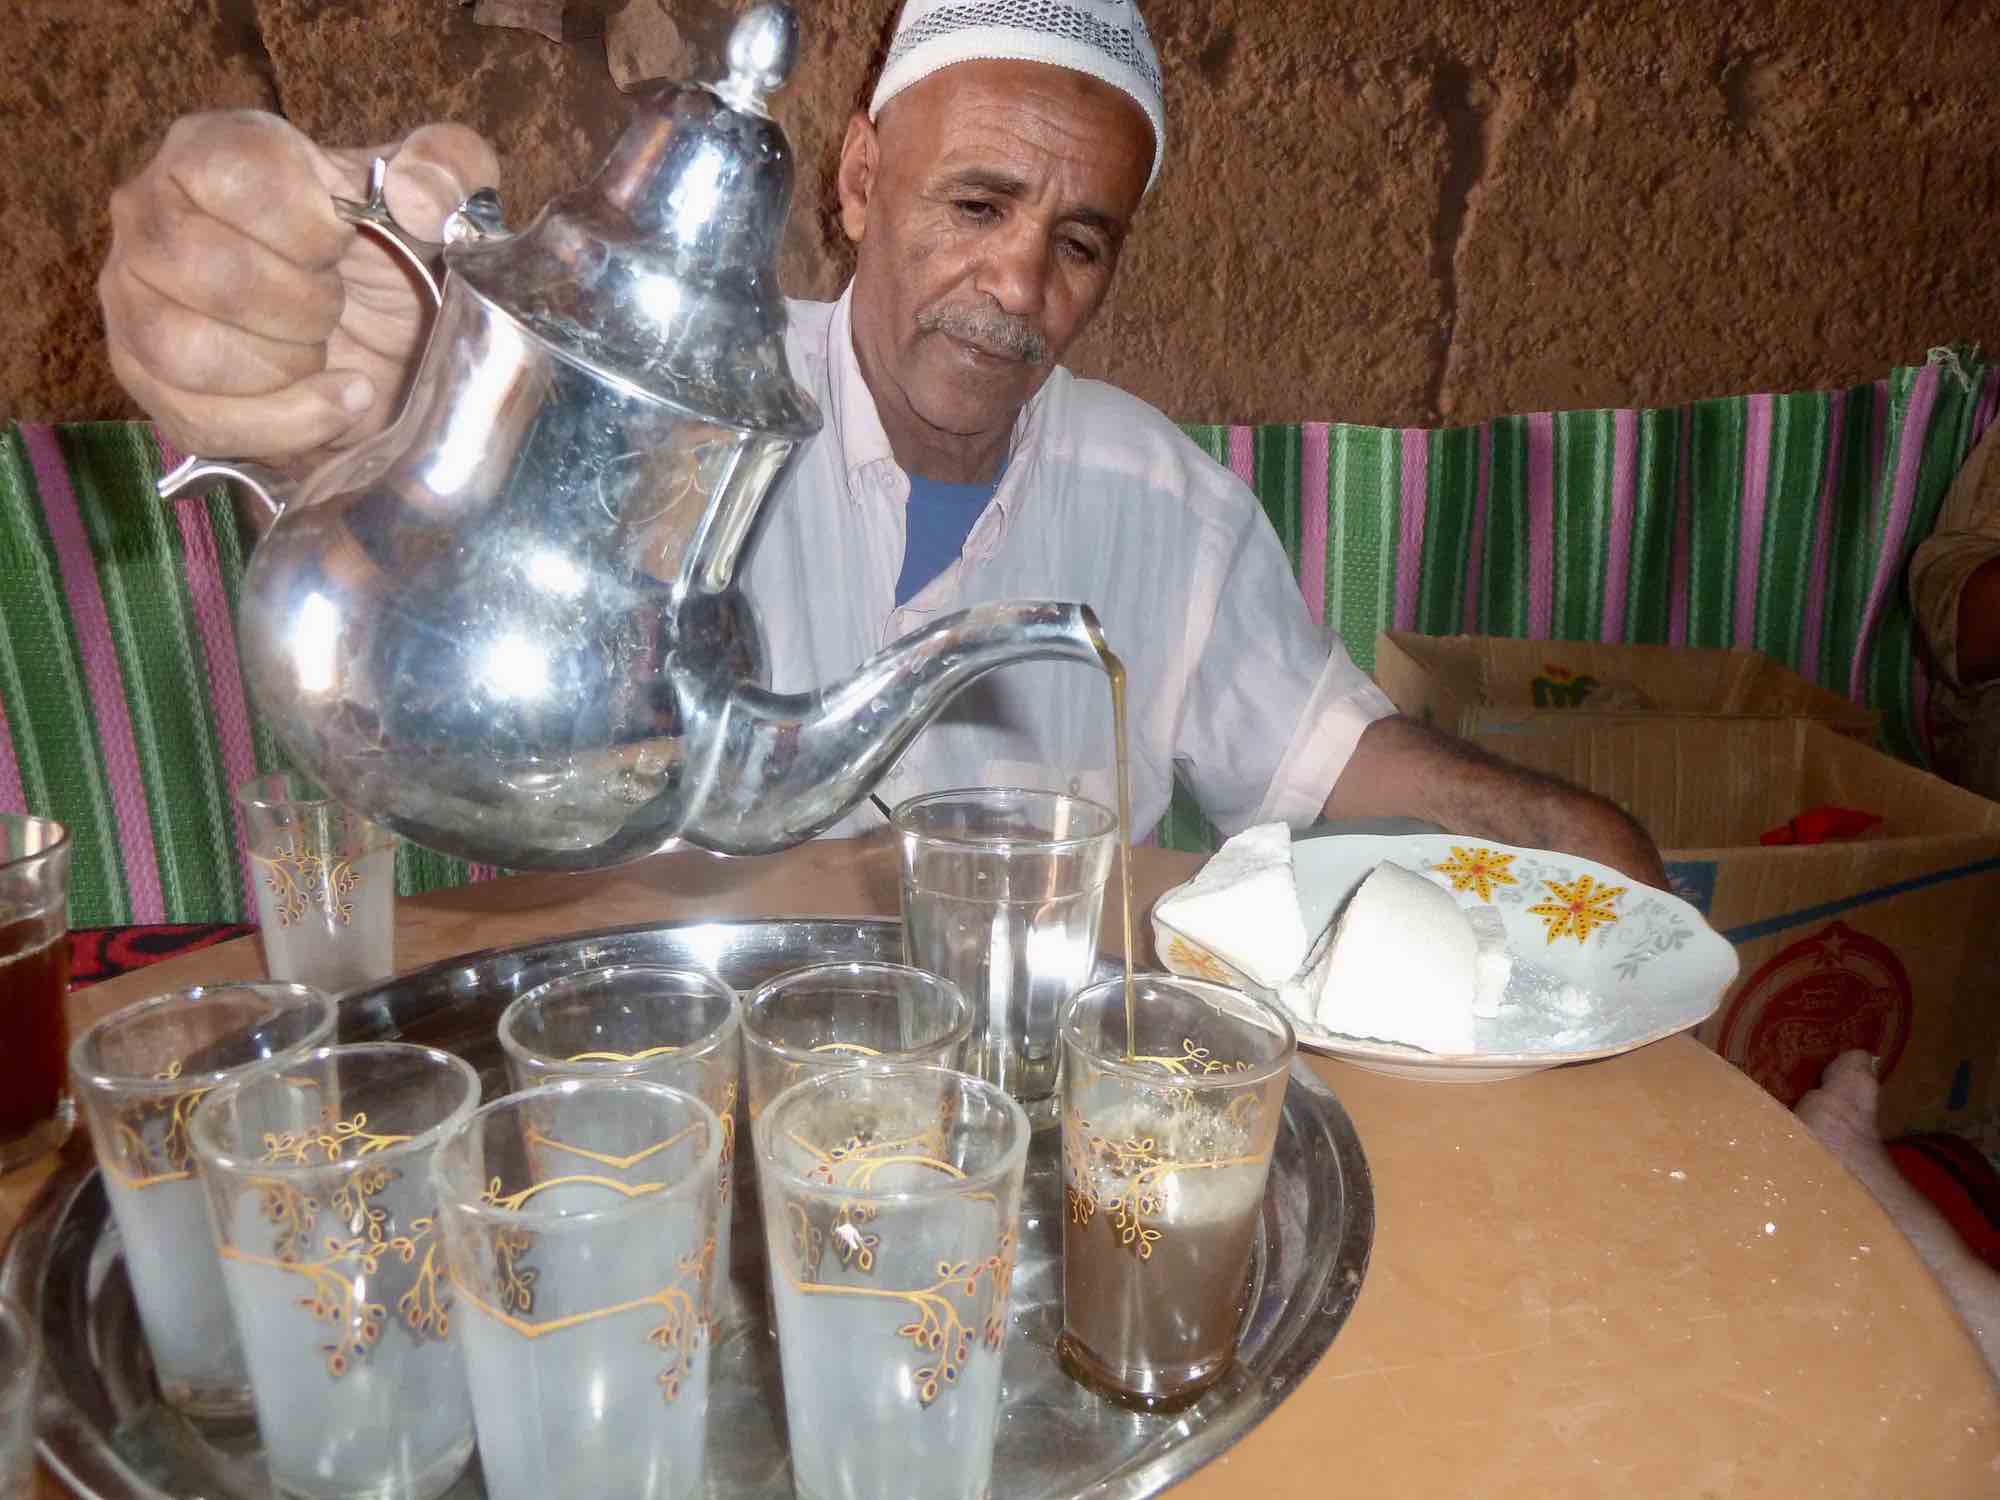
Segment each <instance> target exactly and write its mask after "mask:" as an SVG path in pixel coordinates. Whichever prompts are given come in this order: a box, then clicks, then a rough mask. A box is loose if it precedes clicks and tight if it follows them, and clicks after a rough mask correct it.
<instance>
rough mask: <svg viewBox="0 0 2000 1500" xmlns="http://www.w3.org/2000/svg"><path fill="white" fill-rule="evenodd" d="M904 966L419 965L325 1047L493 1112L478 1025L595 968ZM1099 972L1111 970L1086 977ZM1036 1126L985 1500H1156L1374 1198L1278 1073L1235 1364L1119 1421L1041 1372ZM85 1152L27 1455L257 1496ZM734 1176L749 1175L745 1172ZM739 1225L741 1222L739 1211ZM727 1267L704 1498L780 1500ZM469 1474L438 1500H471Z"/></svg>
mask: <svg viewBox="0 0 2000 1500" xmlns="http://www.w3.org/2000/svg"><path fill="white" fill-rule="evenodd" d="M901 957H902V931H901V927H900V925H899V924H897V923H895V922H887V921H858V920H825V919H792V920H770V921H716V922H682V923H667V924H661V925H653V926H642V927H624V928H615V929H610V930H607V931H603V932H597V933H590V934H585V935H583V936H579V937H569V938H563V939H559V940H556V941H551V942H545V943H535V944H530V945H528V946H525V947H520V948H509V949H500V950H494V951H491V952H487V953H477V954H472V955H469V956H467V957H464V958H455V959H451V960H449V961H447V962H444V963H438V964H432V965H431V966H430V967H428V968H425V969H420V970H418V971H416V972H415V973H411V974H406V975H402V976H400V977H398V978H396V979H393V980H391V981H389V982H388V983H386V984H382V985H379V986H377V987H375V988H373V989H369V990H362V991H357V992H356V993H354V994H352V995H349V996H347V997H345V998H344V999H343V1001H342V1003H341V1023H340V1035H341V1037H342V1039H343V1040H359V1039H365V1038H371V1037H392V1036H393V1037H403V1038H407V1039H410V1040H414V1041H421V1042H427V1043H429V1044H431V1045H433V1046H438V1047H443V1048H446V1049H448V1050H450V1051H453V1052H456V1053H458V1054H460V1055H461V1056H463V1057H465V1058H466V1059H467V1060H469V1061H470V1062H472V1063H473V1064H474V1065H475V1066H477V1067H478V1068H479V1070H480V1075H481V1078H482V1081H483V1082H484V1085H485V1088H486V1091H487V1096H488V1097H494V1096H495V1095H497V1094H499V1093H502V1092H505V1073H504V1068H503V1065H502V1060H501V1055H500V1049H499V1046H498V1044H497V1042H496V1041H495V1037H494V1028H495V1026H496V1025H497V1023H498V1020H499V1016H500V1012H501V1010H502V1009H504V1008H505V1006H506V1004H507V1002H508V1001H509V1000H511V999H512V998H513V997H514V996H515V995H517V994H520V993H521V992H522V991H524V990H526V989H527V988H529V987H530V986H532V985H535V984H538V983H540V982H541V981H543V980H545V979H548V978H551V977H553V976H555V975H558V974H563V973H567V972H570V971H573V970H577V969H583V968H590V967H595V966H598V965H601V964H607V963H627V962H635V961H652V962H682V963H684V962H687V961H689V960H694V961H696V962H699V963H701V964H704V965H707V966H708V967H710V968H712V969H713V970H715V971H716V972H717V973H719V974H721V975H722V976H723V977H724V978H725V979H727V980H728V981H729V982H730V983H732V984H734V985H736V986H737V987H738V988H746V987H749V986H751V985H754V984H756V983H758V982H760V981H761V980H763V979H765V978H767V977H768V976H770V975H773V974H777V973H781V972H783V971H784V970H786V969H789V968H796V967H797V966H799V965H800V964H802V963H806V962H810V961H817V960H827V959H859V958H892V959H899V958H901ZM1100 968H1101V970H1102V972H1103V973H1104V974H1109V973H1111V972H1113V971H1112V969H1111V967H1110V965H1109V964H1108V963H1104V962H1103V961H1100ZM1057 1136H1058V1132H1056V1131H1055V1130H1052V1129H1049V1130H1042V1131H1039V1132H1038V1133H1037V1135H1036V1137H1035V1140H1034V1144H1033V1146H1032V1147H1031V1149H1030V1153H1029V1165H1028V1181H1027V1189H1026V1193H1025V1196H1024V1201H1023V1210H1022V1217H1023V1225H1022V1253H1021V1261H1020V1268H1019V1270H1018V1271H1017V1272H1016V1273H1015V1280H1014V1306H1013V1313H1014V1324H1013V1328H1012V1331H1011V1333H1010V1335H1009V1338H1008V1341H1007V1353H1006V1365H1005V1375H1004V1386H1003V1394H1002V1403H1003V1411H1002V1415H1001V1421H1000V1429H999V1436H998V1440H997V1446H996V1450H995V1455H994V1465H993V1488H992V1492H991V1493H992V1500H1008V1497H1016V1496H1020V1497H1026V1496H1091V1497H1094V1500H1096V1497H1101V1500H1112V1497H1118V1500H1131V1497H1138V1496H1143V1495H1152V1494H1156V1493H1158V1492H1159V1491H1160V1490H1162V1489H1165V1488H1166V1487H1167V1486H1168V1485H1170V1484H1172V1483H1174V1482H1175V1481H1176V1480H1179V1479H1182V1478H1185V1477H1186V1476H1187V1475H1188V1474H1189V1473H1191V1472H1193V1470H1194V1469H1196V1468H1197V1467H1199V1466H1200V1465H1201V1464H1203V1463H1206V1462H1207V1461H1208V1460H1209V1459H1211V1458H1214V1457H1215V1456H1216V1455H1217V1454H1218V1453H1221V1452H1222V1451H1223V1450H1224V1449H1226V1448H1227V1447H1229V1445H1230V1444H1232V1443H1234V1442H1235V1441H1236V1440H1237V1439H1238V1438H1240V1437H1242V1436H1243V1434H1244V1433H1245V1432H1247V1431H1249V1430H1250V1428H1251V1427H1252V1426H1253V1425H1255V1424H1256V1423H1257V1422H1258V1421H1259V1420H1260V1419H1261V1418H1262V1417H1263V1416H1264V1415H1265V1414H1266V1413H1267V1412H1269V1411H1270V1410H1271V1409H1272V1408H1273V1407H1274V1406H1276V1405H1277V1404H1278V1403H1279V1402H1280V1401H1281V1400H1283V1399H1284V1397H1285V1396H1286V1395H1287V1394H1288V1393H1289V1392H1290V1391H1291V1390H1292V1388H1293V1387H1294V1386H1296V1385H1297V1384H1298V1383H1299V1382H1300V1381H1301V1380H1303V1379H1304V1378H1305V1376H1306V1374H1307V1372H1309V1371H1310V1370H1311V1369H1312V1367H1313V1365H1314V1364H1315V1363H1316V1362H1317V1361H1318V1360H1319V1357H1320V1356H1321V1355H1322V1354H1323V1353H1325V1352H1326V1349H1327V1347H1328V1345H1330V1344H1331V1343H1332V1342H1333V1339H1334V1335H1335V1334H1336V1333H1338V1332H1339V1331H1340V1327H1341V1324H1342V1323H1344V1322H1345V1321H1346V1319H1347V1314H1348V1310H1349V1309H1350V1308H1351V1307H1352V1306H1353V1305H1354V1300H1355V1297H1356V1296H1357V1295H1358V1294H1359V1292H1360V1290H1361V1279H1362V1275H1363V1273H1364V1272H1365V1271H1366V1269H1367V1265H1368V1252H1369V1248H1370V1246H1371V1244H1372V1243H1373V1240H1374V1235H1375V1204H1374V1195H1373V1192H1372V1190H1371V1188H1370V1185H1369V1180H1368V1165H1367V1162H1366V1161H1365V1159H1364V1158H1363V1156H1362V1154H1361V1144H1360V1142H1359V1141H1358V1140H1357V1139H1356V1138H1355V1134H1354V1127H1353V1125H1352V1124H1351V1123H1350V1122H1349V1120H1348V1118H1347V1114H1346V1112H1345V1111H1344V1110H1343V1109H1342V1108H1341V1106H1340V1102H1339V1101H1338V1100H1337V1099H1336V1098H1335V1097H1334V1096H1333V1094H1332V1093H1331V1092H1330V1091H1329V1090H1328V1089H1327V1088H1326V1087H1325V1086H1324V1085H1323V1084H1322V1083H1320V1082H1319V1080H1318V1079H1317V1078H1315V1077H1314V1076H1313V1075H1312V1074H1311V1073H1309V1072H1308V1071H1307V1070H1306V1069H1304V1068H1303V1067H1295V1068H1294V1070H1293V1073H1292V1078H1291V1086H1290V1089H1289V1090H1288V1092H1287V1093H1286V1096H1285V1112H1284V1119H1283V1123H1282V1124H1281V1126H1280V1127H1279V1131H1278V1140H1277V1146H1276V1148H1275V1154H1274V1156H1273V1159H1272V1167H1271V1177H1270V1186H1269V1187H1268V1189H1267V1190H1266V1193H1265V1199H1264V1221H1263V1226H1262V1234H1261V1235H1260V1237H1259V1243H1258V1245H1257V1249H1256V1252H1255V1253H1254V1254H1253V1256H1252V1258H1251V1266H1250V1280H1251V1292H1252V1295H1251V1298H1250V1305H1249V1312H1248V1314H1247V1316H1246V1318H1245V1320H1244V1327H1243V1331H1242V1337H1241V1342H1240V1347H1239V1358H1238V1361H1237V1363H1236V1364H1235V1366H1233V1367H1232V1369H1231V1370H1230V1372H1229V1373H1228V1374H1227V1375H1226V1376H1225V1377H1224V1378H1223V1380H1222V1381H1221V1383H1219V1384H1218V1385H1217V1386H1215V1387H1214V1388H1212V1389H1211V1390H1209V1391H1208V1392H1207V1393H1206V1394H1204V1395H1203V1396H1202V1398H1201V1399H1200V1400H1199V1401H1198V1402H1196V1403H1195V1404H1194V1405H1193V1406H1191V1407H1188V1408H1187V1409H1185V1410H1183V1411H1180V1412H1177V1413H1174V1414H1173V1415H1170V1416H1163V1415H1152V1414H1146V1413H1140V1412H1133V1411H1127V1410H1125V1409H1123V1408H1121V1407H1119V1406H1116V1405H1114V1404H1112V1403H1111V1402H1109V1401H1107V1400H1105V1399H1103V1398H1102V1397H1100V1396H1097V1395H1095V1394H1093V1393H1091V1392H1089V1391H1087V1390H1086V1389H1084V1388H1083V1387H1081V1386H1079V1385H1077V1384H1075V1383H1074V1382H1073V1381H1071V1380H1070V1379H1069V1377H1068V1376H1066V1375H1064V1374H1063V1373H1062V1371H1061V1370H1060V1369H1059V1368H1058V1366H1057V1363H1056V1355H1055V1344H1056V1338H1057V1336H1058V1334H1060V1333H1061V1331H1062V1277H1061V1260H1060V1255H1061V1245H1062V1234H1061V1213H1060V1210H1061V1204H1062V1191H1061V1178H1060V1174H1059V1170H1058V1160H1057V1146H1058V1142H1057ZM88 1156H89V1153H88V1150H87V1148H83V1149H79V1143H78V1142H72V1144H71V1148H70V1156H69V1160H68V1161H67V1162H66V1163H65V1165H64V1166H63V1167H62V1168H61V1169H60V1170H59V1171H58V1173H57V1174H56V1176H55V1177H54V1178H53V1179H52V1180H51V1182H50V1183H49V1185H48V1187H47V1188H46V1190H45V1191H44V1192H43V1194H42V1195H41V1196H40V1198H38V1199H37V1201H36V1203H35V1204H34V1206H33V1207H32V1208H31V1209H30V1210H29V1212H28V1215H27V1217H26V1218H25V1219H24V1220H23V1221H22V1223H21V1225H20V1227H19V1229H18V1231H17V1232H16V1233H15V1235H14V1238H13V1241H12V1243H11V1246H10V1247H9V1249H8V1252H7V1255H6V1258H5V1259H4V1260H3V1261H0V1291H5V1292H7V1293H8V1294H10V1295H12V1296H14V1297H16V1298H18V1299H20V1300H21V1301H22V1302H23V1303H24V1304H25V1305H26V1306H27V1307H28V1308H29V1309H30V1311H31V1313H32V1314H33V1316H35V1317H36V1318H37V1320H38V1321H39V1324H40V1327H41V1330H42V1334H43V1338H44V1340H45V1344H46V1349H47V1355H48V1359H47V1366H46V1371H45V1378H44V1382H43V1386H44V1389H43V1395H42V1404H41V1410H40V1413H39V1423H40V1448H41V1453H42V1457H43V1458H44V1459H45V1460H46V1461H47V1462H48V1464H49V1466H50V1467H51V1468H52V1469H54V1470H55V1471H56V1473H57V1474H59V1475H60V1476H61V1477H62V1478H63V1479H64V1480H65V1481H66V1482H67V1483H68V1484H69V1485H70V1487H71V1488H72V1489H74V1490H76V1491H77V1492H78V1493H79V1494H81V1495H84V1496H88V1497H91V1500H158V1497H163V1496H173V1497H195V1496H201V1497H207V1500H225V1497H242V1500H250V1497H256V1500H268V1497H269V1496H270V1493H271V1492H270V1489H269V1486H268V1482H267V1480H266V1478H265V1474H264V1469H263V1463H262V1459H261V1454H260V1451H259V1449H258V1446H257V1440H256V1433H255V1431H254V1429H249V1428H247V1427H246V1429H244V1430H241V1431H238V1432H235V1433H222V1432H216V1431H213V1430H207V1431H199V1432H198V1431H197V1430H196V1429H195V1428H193V1427H192V1426H190V1425H189V1424H188V1423H187V1422H185V1421H184V1420H182V1419H181V1418H180V1417H179V1416H177V1415H175V1414H174V1413H172V1412H171V1411H169V1410H168V1409H167V1408H165V1407H164V1406H162V1405H161V1404H160V1402H159V1400H158V1398H157V1396H156V1395H155V1392H154V1384H153V1377H152V1370H151V1364H150V1359H149V1356H148V1355H147V1352H146V1344H145V1339H144V1338H143V1336H142V1335H141V1333H140V1331H139V1325H138V1316H137V1312H136V1310H135V1308H134V1306H133V1302H132V1292H131V1288H130V1286H129V1284H128V1283H127V1281H126V1279H125V1271H124V1264H123V1261H122V1260H121V1258H120V1254H119V1246H118V1235H117V1230H116V1228H115V1227H113V1226H112V1225H110V1224H109V1222H108V1210H107V1208H106V1204H105V1198H104V1191H103V1188H102V1186H101V1185H100V1184H99V1182H98V1178H97V1173H96V1170H95V1168H94V1166H93V1164H92V1163H91V1162H90V1161H89V1159H88ZM746 1175H747V1174H746ZM736 1212H737V1214H738V1215H739V1219H738V1222H739V1223H754V1222H755V1219H754V1205H751V1204H750V1203H748V1202H747V1200H740V1201H739V1203H738V1205H737V1210H736ZM735 1243H736V1247H737V1254H736V1264H735V1266H734V1267H733V1273H734V1274H733V1277H732V1282H733V1285H732V1287H731V1296H730V1302H729V1305H728V1307H727V1310H726V1312H725V1315H724V1318H723V1332H722V1338H721V1343H720V1345H719V1348H718V1357H717V1359H716V1362H715V1364H714V1365H713V1366H712V1367H711V1369H712V1374H711V1388H710V1414H709V1439H708V1476H707V1494H708V1495H709V1496H710V1497H714V1500H723V1497H735V1496H750V1495H759V1496H765V1495H768V1496H777V1497H782V1496H788V1495H790V1494H791V1492H792V1488H791V1472H790V1466H789V1463H788V1461H787V1457H786V1450H785V1443H784V1436H783V1431H782V1426H781V1423H782V1417H783V1409H784V1402H783V1396H782V1392H781V1390H780V1387H779V1384H778V1361H777V1346H776V1344H775V1342H774V1341H773V1340H772V1339H770V1338H769V1337H768V1335H767V1334H766V1332H765V1318H764V1307H763V1292H762V1288H763V1285H764V1276H763V1271H762V1267H761V1262H762V1255H763V1246H762V1236H761V1235H759V1234H757V1233H756V1232H754V1230H753V1231H752V1232H749V1233H742V1232H739V1233H738V1234H737V1235H736V1236H735ZM484 1493H485V1490H484V1487H483V1485H482V1484H481V1482H480V1478H479V1468H478V1464H477V1462H476V1461H475V1462H474V1463H473V1465H472V1467H471V1468H470V1469H469V1470H468V1472H467V1473H466V1475H465V1476H464V1477H463V1478H462V1479H460V1480H459V1481H458V1483H457V1484H456V1485H454V1486H453V1488H452V1489H451V1490H450V1491H449V1493H448V1496H447V1500H474V1497H483V1495H484Z"/></svg>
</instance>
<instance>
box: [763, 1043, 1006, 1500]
mask: <svg viewBox="0 0 2000 1500" xmlns="http://www.w3.org/2000/svg"><path fill="white" fill-rule="evenodd" d="M1028 1132H1029V1126H1028V1117H1027V1115H1026V1114H1025V1113H1023V1112H1022V1109H1021V1106H1020V1105H1019V1104H1017V1103H1015V1101H1014V1100H1013V1099H1012V1098H1010V1097H1009V1096H1008V1094H1007V1092H1006V1091H1005V1090H1004V1089H1001V1088H999V1087H998V1086H996V1085H994V1084H990V1083H987V1082H984V1081H983V1080H981V1079H977V1078H973V1077H972V1076H970V1075H969V1074H965V1073H959V1072H954V1071H953V1070H951V1069H949V1068H938V1067H924V1066H912V1065H895V1066H887V1067H877V1066H873V1065H868V1066H862V1067H855V1068H848V1069H845V1070H842V1071H838V1072H832V1073H823V1074H819V1075H817V1076H814V1077H809V1078H805V1079H802V1080H801V1081H799V1082H798V1083H795V1084H793V1085H792V1086H791V1087H790V1088H788V1089H786V1090H785V1091H784V1092H783V1093H781V1094H779V1095H778V1096H777V1098H775V1099H773V1100H772V1101H771V1104H770V1107H769V1108H767V1109H765V1110H764V1111H763V1112H762V1113H761V1114H760V1115H759V1116H758V1120H757V1126H756V1132H755V1134H756V1146H757V1176H758V1189H759V1193H760V1197H761V1199H762V1203H763V1210H764V1237H765V1242H766V1247H767V1254H768V1255H769V1257H770V1262H771V1282H772V1287H773V1293H774V1297H775V1303H776V1313H777V1326H778V1352H779V1358H780V1363H781V1364H782V1366H783V1370H784V1386H785V1420H786V1426H787V1430H788V1432H789V1435H790V1442H791V1454H792V1483H793V1487H794V1489H795V1491H796V1492H797V1494H798V1495H799V1497H800V1500H874V1497H877V1496H882V1495H895V1496H898V1497H899V1500H978V1497H980V1496H983V1495H985V1494H986V1493H987V1492H988V1487H989V1482H990V1480H991V1477H992V1468H993V1438H994V1432H995V1427H996V1424H997V1422H998V1419H999V1411H1000V1364H1001V1354H1002V1350H1003V1347H1004V1344H1005V1341H1006V1335H1007V1324H1008V1321H1009V1319H1008V1292H1009V1289H1010V1287H1011V1285H1012V1281H1013V1275H1014V1267H1015V1264H1016V1263H1017V1259H1018V1255H1019V1244H1020V1241H1019V1224H1020V1208H1021V1179H1022V1173H1023V1170H1024V1168H1025V1165H1026V1162H1027V1152H1028Z"/></svg>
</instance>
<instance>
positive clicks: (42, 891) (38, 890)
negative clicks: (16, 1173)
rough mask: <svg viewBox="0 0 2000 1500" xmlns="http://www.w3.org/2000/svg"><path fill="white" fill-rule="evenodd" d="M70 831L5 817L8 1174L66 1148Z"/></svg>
mask: <svg viewBox="0 0 2000 1500" xmlns="http://www.w3.org/2000/svg"><path fill="white" fill-rule="evenodd" d="M69 850H70V842H69V831H68V830H67V829H66V828H64V827H63V826H62V824H60V823H57V822H54V821H52V820H50V819H48V818H37V817H33V816H30V815H28V814H25V813H0V1172H8V1171H12V1170H13V1169H14V1168H15V1167H18V1166H21V1165H23V1164H25V1163H27V1162H30V1161H33V1160H34V1159H35V1158H36V1157H38V1156H40V1155H41V1154H42V1153H43V1152H44V1151H48V1150H50V1149H52V1148H53V1147H55V1146H59V1145H61V1144H62V1141H63V1138H64V1137H66V1136H67V1135H68V1134H69V1131H70V1124H71V1122H72V1120H73V1119H74V1112H73V1110H72V1109H71V1106H70V1101H69V1098H68V1096H67V1094H66V1093H65V1091H64V1089H63V1052H64V1041H63V993H64V991H65V990H67V989H68V988H69Z"/></svg>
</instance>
